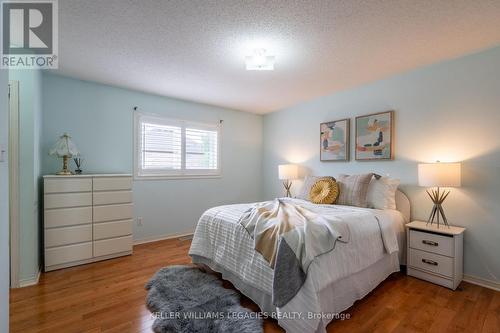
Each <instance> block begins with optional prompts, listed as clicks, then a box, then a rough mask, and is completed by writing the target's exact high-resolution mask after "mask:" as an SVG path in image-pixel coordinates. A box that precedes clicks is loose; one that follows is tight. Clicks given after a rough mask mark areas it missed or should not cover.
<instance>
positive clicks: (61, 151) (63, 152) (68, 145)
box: [49, 133, 80, 157]
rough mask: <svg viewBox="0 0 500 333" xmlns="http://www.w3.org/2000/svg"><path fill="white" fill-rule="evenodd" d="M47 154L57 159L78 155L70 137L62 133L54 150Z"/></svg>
mask: <svg viewBox="0 0 500 333" xmlns="http://www.w3.org/2000/svg"><path fill="white" fill-rule="evenodd" d="M49 154H50V155H56V156H58V157H63V156H67V157H72V156H78V155H80V152H79V151H78V148H76V145H75V144H74V143H73V141H71V137H70V136H69V135H68V134H67V133H64V134H63V135H61V137H60V138H59V140H57V142H56V144H55V145H54V148H52V149H51V150H50V151H49Z"/></svg>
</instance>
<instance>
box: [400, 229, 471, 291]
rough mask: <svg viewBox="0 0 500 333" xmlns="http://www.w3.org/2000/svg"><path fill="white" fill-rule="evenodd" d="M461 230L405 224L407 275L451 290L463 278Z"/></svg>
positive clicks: (462, 233) (462, 238)
mask: <svg viewBox="0 0 500 333" xmlns="http://www.w3.org/2000/svg"><path fill="white" fill-rule="evenodd" d="M464 231H465V228H460V227H449V228H448V227H446V226H443V225H441V226H440V227H439V228H438V227H437V225H436V224H435V223H434V224H433V225H432V226H431V225H430V224H427V222H422V221H413V222H411V223H408V224H407V225H406V244H407V246H406V247H407V254H408V258H407V274H408V275H410V276H414V277H417V278H419V279H422V280H426V281H429V282H432V283H436V284H439V285H442V286H444V287H447V288H450V289H453V290H455V289H456V288H457V287H458V285H459V284H460V281H462V277H463V260H464V259H463V253H464V252H463V243H464Z"/></svg>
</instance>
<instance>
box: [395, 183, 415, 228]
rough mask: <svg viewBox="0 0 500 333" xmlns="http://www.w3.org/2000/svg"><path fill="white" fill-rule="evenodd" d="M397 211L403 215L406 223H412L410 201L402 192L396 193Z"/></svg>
mask: <svg viewBox="0 0 500 333" xmlns="http://www.w3.org/2000/svg"><path fill="white" fill-rule="evenodd" d="M396 209H397V210H399V211H400V212H401V214H403V217H404V219H405V223H409V222H410V221H411V207H410V200H408V197H407V196H406V194H404V193H403V192H401V191H400V190H397V191H396Z"/></svg>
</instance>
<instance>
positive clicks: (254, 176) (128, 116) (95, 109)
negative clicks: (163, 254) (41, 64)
mask: <svg viewBox="0 0 500 333" xmlns="http://www.w3.org/2000/svg"><path fill="white" fill-rule="evenodd" d="M134 106H138V107H139V109H140V111H142V112H148V113H157V114H162V115H165V116H167V117H172V118H180V119H187V120H194V121H207V122H212V123H213V122H217V121H218V120H219V119H223V120H224V125H223V129H222V177H221V178H215V179H177V180H172V179H171V180H143V181H134V185H133V187H134V210H135V216H136V217H143V225H142V226H137V225H135V226H134V239H135V240H144V239H151V238H155V237H161V236H162V235H169V234H178V233H188V232H192V231H193V230H194V228H195V226H196V223H197V222H198V219H199V217H200V215H201V214H202V213H203V211H205V210H206V209H208V208H210V207H213V206H216V205H221V204H229V203H237V202H249V201H256V200H259V199H260V197H261V195H262V191H261V189H262V187H261V179H262V169H261V167H262V162H261V161H262V159H261V157H262V116H259V115H254V114H249V113H244V112H239V111H233V110H228V109H224V108H219V107H214V106H209V105H203V104H198V103H193V102H187V101H181V100H176V99H172V98H167V97H160V96H155V95H149V94H145V93H140V92H137V91H132V90H126V89H120V88H115V87H111V86H107V85H102V84H97V83H93V82H87V81H80V80H75V79H71V78H67V77H61V76H56V75H51V74H44V76H43V130H42V133H43V134H42V138H43V139H42V147H43V148H42V156H43V172H44V173H54V172H56V171H58V170H59V169H60V168H61V161H60V160H58V159H56V158H54V157H51V156H48V155H47V152H48V150H49V149H50V148H51V146H52V145H53V144H54V142H55V141H56V139H57V138H58V137H59V136H60V135H61V134H62V133H64V132H68V133H69V134H70V135H71V136H72V137H73V139H74V141H75V143H76V144H77V146H78V148H79V149H80V150H81V152H82V155H83V156H82V158H83V159H84V160H85V161H84V163H83V170H84V171H85V172H117V173H118V172H122V173H132V171H133V107H134ZM71 166H72V167H74V164H71Z"/></svg>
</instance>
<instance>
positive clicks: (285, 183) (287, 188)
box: [283, 180, 292, 198]
mask: <svg viewBox="0 0 500 333" xmlns="http://www.w3.org/2000/svg"><path fill="white" fill-rule="evenodd" d="M283 187H284V188H285V196H286V197H287V198H290V197H291V196H292V193H291V192H290V188H291V187H292V181H291V180H285V181H283Z"/></svg>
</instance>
